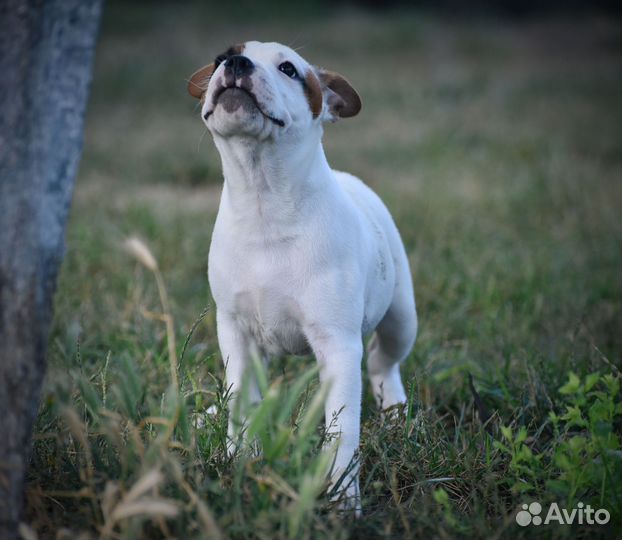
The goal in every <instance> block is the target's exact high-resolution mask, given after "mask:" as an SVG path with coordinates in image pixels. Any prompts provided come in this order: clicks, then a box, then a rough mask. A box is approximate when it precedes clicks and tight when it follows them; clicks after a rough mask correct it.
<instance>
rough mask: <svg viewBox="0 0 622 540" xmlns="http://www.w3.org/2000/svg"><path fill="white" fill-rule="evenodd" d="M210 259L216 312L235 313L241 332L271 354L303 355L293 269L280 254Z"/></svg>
mask: <svg viewBox="0 0 622 540" xmlns="http://www.w3.org/2000/svg"><path fill="white" fill-rule="evenodd" d="M212 255H213V254H212V253H210V272H209V273H210V285H211V288H212V294H213V295H214V299H215V300H216V303H217V305H218V309H225V310H226V311H228V312H229V313H232V314H233V315H234V317H235V319H236V322H237V323H238V325H239V326H240V328H241V329H243V330H244V331H245V333H247V334H248V335H249V336H250V337H252V339H253V340H254V341H255V343H256V344H257V345H258V346H259V347H260V348H261V349H263V350H264V351H265V352H267V353H269V354H274V355H278V354H305V353H307V352H308V344H307V341H306V339H305V336H304V334H303V332H302V312H301V308H300V305H299V302H298V299H297V295H296V291H297V290H298V292H299V286H298V285H297V284H296V280H295V277H294V275H293V272H292V268H291V265H290V264H289V263H288V261H287V259H285V258H282V257H279V256H278V254H276V253H269V252H268V253H262V254H258V256H256V257H253V256H252V254H249V253H246V254H245V256H244V257H243V259H244V260H242V258H240V259H239V260H238V258H237V257H236V256H235V255H233V254H232V253H231V252H229V253H226V252H225V253H221V254H219V255H218V256H215V257H214V256H212Z"/></svg>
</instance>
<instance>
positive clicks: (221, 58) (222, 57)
mask: <svg viewBox="0 0 622 540" xmlns="http://www.w3.org/2000/svg"><path fill="white" fill-rule="evenodd" d="M226 59H227V55H226V54H219V55H218V56H217V57H216V59H215V60H214V69H216V68H217V67H218V66H219V65H220V64H222V63H223V62H224V61H225V60H226Z"/></svg>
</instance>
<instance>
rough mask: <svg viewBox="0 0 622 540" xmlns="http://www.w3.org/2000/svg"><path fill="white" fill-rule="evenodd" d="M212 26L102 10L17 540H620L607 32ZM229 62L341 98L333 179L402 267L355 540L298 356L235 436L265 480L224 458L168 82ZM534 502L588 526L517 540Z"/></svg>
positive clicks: (216, 20)
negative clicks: (391, 245)
mask: <svg viewBox="0 0 622 540" xmlns="http://www.w3.org/2000/svg"><path fill="white" fill-rule="evenodd" d="M220 9H221V11H218V10H217V11H208V10H207V9H204V8H201V7H200V6H195V5H194V4H181V5H177V4H170V5H169V4H165V3H156V4H153V5H148V4H146V3H145V4H142V3H136V4H131V5H128V6H123V5H121V4H115V3H111V4H109V5H108V6H107V11H106V14H105V17H104V22H103V26H102V32H101V40H100V43H99V47H98V50H97V59H96V65H95V72H94V81H93V86H92V95H91V100H90V105H89V110H88V116H87V126H86V134H85V145H84V155H83V160H82V164H81V169H80V173H79V175H78V178H77V182H76V191H75V198H74V202H73V208H72V211H71V218H70V222H69V224H68V232H67V254H66V260H65V263H64V265H63V269H62V273H61V277H60V281H59V286H58V293H57V295H56V303H55V306H56V315H55V321H54V325H53V331H52V334H51V338H50V343H49V364H50V369H49V374H48V378H47V382H46V386H45V389H44V399H43V402H42V405H41V409H40V415H39V419H38V422H37V428H36V434H35V442H34V453H33V460H32V466H31V470H30V474H29V479H28V489H27V522H28V523H29V524H30V525H29V527H30V528H31V531H30V532H33V531H36V533H37V534H38V535H39V537H42V538H55V537H56V538H76V537H78V536H79V535H83V537H84V538H91V537H93V536H101V537H105V538H107V537H111V538H174V537H182V538H220V537H230V538H266V539H268V538H269V539H277V538H419V537H422V538H429V537H439V538H455V537H468V538H535V537H538V538H565V537H570V536H572V537H585V538H599V537H604V538H607V537H614V536H618V537H619V535H620V523H621V521H620V520H621V517H620V508H621V506H622V503H621V501H622V492H621V489H620V483H619V476H620V460H621V457H620V456H621V454H620V430H621V423H620V418H621V416H622V410H621V405H620V394H619V390H618V389H619V381H620V371H619V368H620V362H621V357H622V338H621V332H620V328H621V319H620V303H621V297H622V294H621V283H620V268H621V264H620V263H621V261H620V245H621V244H620V241H621V239H622V225H621V221H620V204H621V201H622V182H621V180H622V178H621V174H622V172H621V171H622V169H621V165H622V153H621V148H622V122H620V120H621V119H622V99H621V95H622V92H621V91H622V76H621V75H622V73H621V71H622V70H621V67H620V62H619V58H620V50H621V45H622V39H621V37H622V32H621V26H620V23H619V21H617V20H614V19H612V18H607V17H605V16H598V15H593V14H591V15H585V14H583V15H575V16H572V15H566V16H559V15H546V16H538V17H526V18H522V19H517V20H511V19H507V18H504V17H498V16H497V17H493V16H476V17H466V18H465V17H461V18H458V17H453V16H451V15H450V14H445V15H438V14H437V15H431V14H426V13H422V12H417V11H399V12H398V11H395V12H367V11H362V10H358V9H354V8H343V9H338V10H335V9H332V8H331V9H330V10H328V8H326V9H325V11H322V9H320V11H319V12H318V13H316V12H313V11H311V10H310V9H308V10H307V9H306V8H305V9H304V10H302V11H303V12H302V13H299V14H298V15H296V16H294V15H293V14H292V13H291V12H287V10H285V11H284V12H283V13H281V14H280V15H279V16H276V17H275V16H270V17H266V16H265V15H264V16H263V17H261V16H255V17H236V19H235V20H236V22H235V24H232V23H231V22H230V19H228V18H227V14H226V13H224V11H222V9H223V8H220ZM301 9H302V8H301ZM240 21H241V22H240ZM301 21H302V22H301ZM248 39H259V40H271V41H280V42H283V43H285V44H289V45H290V46H292V47H295V48H296V49H297V50H298V51H299V52H300V54H302V55H303V56H305V57H306V58H307V59H309V60H310V61H312V62H314V63H316V64H318V65H321V66H324V67H326V68H329V69H332V70H334V71H338V72H340V73H342V74H343V75H345V76H346V77H347V78H348V79H349V80H350V81H351V82H352V84H353V85H354V86H355V87H356V88H357V89H358V91H359V93H360V95H361V96H362V100H363V110H362V112H361V114H360V115H359V116H358V117H356V118H352V119H348V120H342V121H341V122H339V123H337V124H334V125H328V126H326V130H325V147H326V152H327V155H328V159H329V161H330V163H331V164H332V165H333V166H334V167H335V168H338V169H342V170H347V171H350V172H352V173H354V174H356V175H357V176H360V177H361V178H362V179H364V180H365V181H366V182H367V183H368V184H369V185H370V186H371V187H372V188H373V189H374V190H376V191H377V192H378V193H379V195H380V196H381V197H382V198H383V199H384V201H385V202H386V204H387V206H388V207H389V208H390V210H391V211H392V213H393V216H394V217H395V220H396V223H397V225H398V227H399V229H400V231H401V233H402V236H403V239H404V242H405V244H406V247H407V251H408V254H409V258H410V262H411V266H412V271H413V278H414V283H415V291H416V298H417V307H418V313H419V319H420V331H419V337H418V340H417V343H416V345H415V348H414V350H413V352H412V354H411V355H410V356H409V358H408V359H407V360H406V361H405V363H404V365H403V368H402V373H403V377H404V380H405V382H406V384H407V387H408V392H409V407H408V410H407V411H406V412H405V413H404V414H403V415H401V416H399V417H397V418H395V419H394V420H393V422H388V421H387V420H383V418H382V417H381V416H380V415H379V414H378V411H377V410H376V409H375V407H374V404H373V398H372V396H371V393H370V391H369V388H368V387H367V389H366V394H365V396H364V407H363V420H364V424H363V434H362V447H361V456H360V458H361V464H362V482H361V487H362V493H363V506H364V516H363V518H361V519H359V520H352V519H349V518H348V517H347V516H346V517H344V516H342V515H340V514H339V513H338V512H337V510H336V509H335V508H332V507H331V506H330V505H329V504H328V502H327V496H326V494H325V493H324V491H325V483H324V478H325V471H326V463H325V461H324V460H323V458H322V456H321V454H320V453H319V452H318V448H319V445H320V444H321V439H322V436H323V434H322V430H321V422H320V421H321V416H319V414H320V413H319V411H321V408H319V407H318V406H317V403H320V401H319V398H321V390H318V388H317V377H316V374H315V373H313V372H309V370H310V369H312V366H313V364H314V361H313V359H312V358H282V359H277V360H275V361H274V362H273V363H272V364H271V365H270V368H269V373H268V376H267V383H266V387H265V394H266V396H267V398H266V402H265V405H264V406H263V407H261V408H259V409H258V410H257V411H256V412H255V415H254V416H253V420H254V424H253V425H252V430H253V433H255V434H256V435H257V437H258V439H259V441H260V446H261V447H262V450H263V455H262V457H256V456H254V455H250V454H244V455H241V456H239V457H238V458H237V459H236V460H229V459H228V458H227V456H226V453H225V451H224V447H225V429H226V428H225V403H224V402H225V401H226V388H225V387H224V383H223V381H222V378H223V367H222V362H221V358H220V356H219V353H218V348H217V341H216V335H215V324H214V309H213V303H212V301H211V298H210V293H209V288H208V283H207V277H206V261H207V251H208V246H209V239H210V234H211V228H212V225H213V222H214V218H215V214H216V210H217V206H218V198H219V194H220V189H221V185H222V178H221V173H220V164H219V159H218V155H217V153H216V151H215V149H214V147H213V145H212V143H211V140H210V137H209V134H206V133H205V130H204V127H203V125H202V123H201V121H200V118H199V115H198V109H197V104H196V101H195V100H193V99H192V98H190V97H189V96H188V95H187V94H186V90H185V86H186V83H185V79H186V78H187V77H188V76H189V75H190V74H191V73H192V72H193V71H194V70H195V69H197V68H198V67H201V66H202V65H204V64H206V63H209V62H210V61H211V60H212V58H213V57H214V56H215V55H216V54H217V53H219V52H220V51H221V50H222V49H223V48H226V47H227V46H229V45H230V44H232V43H236V42H240V41H245V40H248ZM128 236H138V237H140V238H141V239H142V240H143V241H144V242H145V244H146V245H147V246H148V247H149V248H150V250H151V252H152V253H153V256H154V257H155V259H156V261H157V265H158V268H157V269H156V271H155V272H153V271H152V270H150V269H149V267H148V266H145V265H144V264H141V262H140V261H137V260H136V259H135V258H132V257H131V255H130V254H128V252H127V250H125V249H124V248H123V245H124V240H125V239H126V238H127V237H128ZM143 262H149V261H143ZM152 266H153V265H152ZM158 280H160V281H159V283H160V285H163V287H164V288H165V290H166V294H167V300H168V302H166V299H165V306H164V308H163V307H162V305H161V304H162V302H161V293H162V288H161V287H160V288H159V287H158ZM163 309H164V311H165V312H166V314H167V315H168V317H169V319H168V320H169V321H170V322H172V326H171V325H169V327H168V329H169V331H168V336H169V337H167V325H166V324H165V322H166V321H163V320H162V317H161V316H160V315H159V314H160V313H161V312H162V311H163ZM165 319H166V317H165ZM193 328H194V331H193V333H192V335H190V336H189V333H190V332H191V330H192V329H193ZM171 331H172V333H171ZM173 334H174V337H175V339H176V345H177V346H176V348H175V349H174V353H171V352H169V350H170V349H169V347H168V343H169V340H171V338H172V335H173ZM187 336H189V337H187ZM171 342H172V341H171ZM182 351H183V352H182ZM175 361H177V362H178V363H179V366H178V369H175V365H174V364H175ZM171 366H172V367H171ZM171 369H173V371H174V372H175V373H179V375H178V377H179V381H178V382H179V387H180V389H179V391H177V390H176V387H175V384H173V383H174V379H175V376H174V375H173V374H172V371H171ZM470 377H472V386H471V384H470V382H469V381H470ZM268 385H271V386H268ZM316 396H319V397H318V398H316V399H315V401H314V398H315V397H316ZM211 405H216V410H217V414H216V415H215V416H209V415H206V414H205V411H206V409H207V408H208V407H209V406H211ZM482 420H483V421H484V422H486V423H485V425H482ZM318 423H319V424H320V426H318ZM249 429H250V428H249ZM533 501H537V502H540V503H541V504H542V505H543V506H544V507H548V505H549V504H550V503H552V502H557V503H558V504H559V505H560V506H565V507H566V508H568V509H572V508H575V507H576V505H577V504H578V502H579V501H581V502H584V503H586V504H587V503H591V504H592V505H593V506H595V507H598V508H606V509H608V511H609V512H610V513H611V521H610V523H609V525H605V526H597V525H592V526H586V525H584V526H576V525H573V526H561V525H555V524H549V525H543V526H540V527H534V526H533V525H530V526H527V527H524V528H522V527H520V526H518V525H517V524H516V521H515V515H516V512H517V510H519V509H520V506H521V504H523V503H531V502H533ZM542 515H543V516H544V513H543V514H542Z"/></svg>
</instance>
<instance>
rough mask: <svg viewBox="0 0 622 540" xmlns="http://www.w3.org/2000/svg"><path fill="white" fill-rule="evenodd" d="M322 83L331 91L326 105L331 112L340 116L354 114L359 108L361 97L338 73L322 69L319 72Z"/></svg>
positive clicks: (347, 116) (348, 116)
mask: <svg viewBox="0 0 622 540" xmlns="http://www.w3.org/2000/svg"><path fill="white" fill-rule="evenodd" d="M319 75H320V80H321V81H322V84H324V85H325V86H327V87H328V88H329V89H330V90H332V91H333V93H334V95H333V96H329V98H328V105H329V107H330V108H331V111H332V112H333V114H336V115H337V116H339V117H340V118H350V117H351V116H356V115H357V114H358V113H359V111H360V110H361V106H362V105H361V98H360V97H359V95H358V93H357V91H356V90H355V89H354V88H352V85H351V84H350V83H349V82H348V81H347V80H346V79H345V78H344V77H342V76H341V75H339V73H335V72H333V71H325V70H322V71H320V73H319Z"/></svg>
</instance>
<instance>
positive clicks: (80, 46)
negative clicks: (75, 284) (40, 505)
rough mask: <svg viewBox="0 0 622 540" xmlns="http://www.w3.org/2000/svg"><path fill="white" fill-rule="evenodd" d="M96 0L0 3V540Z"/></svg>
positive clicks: (16, 492) (82, 99) (50, 286)
mask: <svg viewBox="0 0 622 540" xmlns="http://www.w3.org/2000/svg"><path fill="white" fill-rule="evenodd" d="M101 7H102V1H101V0H47V1H46V0H0V538H3V539H5V538H6V539H10V538H15V537H16V536H17V526H18V523H19V519H20V511H21V507H22V499H23V483H24V472H25V470H26V467H27V464H28V459H29V454H30V435H31V430H32V426H33V423H34V420H35V418H36V414H37V409H38V403H39V394H40V389H41V383H42V380H43V377H44V375H45V368H46V359H45V351H46V345H47V337H48V328H49V324H50V320H51V316H52V300H53V295H54V289H55V286H56V276H57V273H58V269H59V266H60V263H61V261H62V257H63V252H64V229H65V221H66V218H67V211H68V209H69V203H70V200H71V193H72V190H73V181H74V177H75V174H76V170H77V166H78V160H79V157H80V152H81V148H82V128H83V123H84V110H85V106H86V101H87V95H88V87H89V82H90V78H91V61H92V58H93V52H94V48H95V40H96V35H97V28H98V22H99V18H100V13H101Z"/></svg>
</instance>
